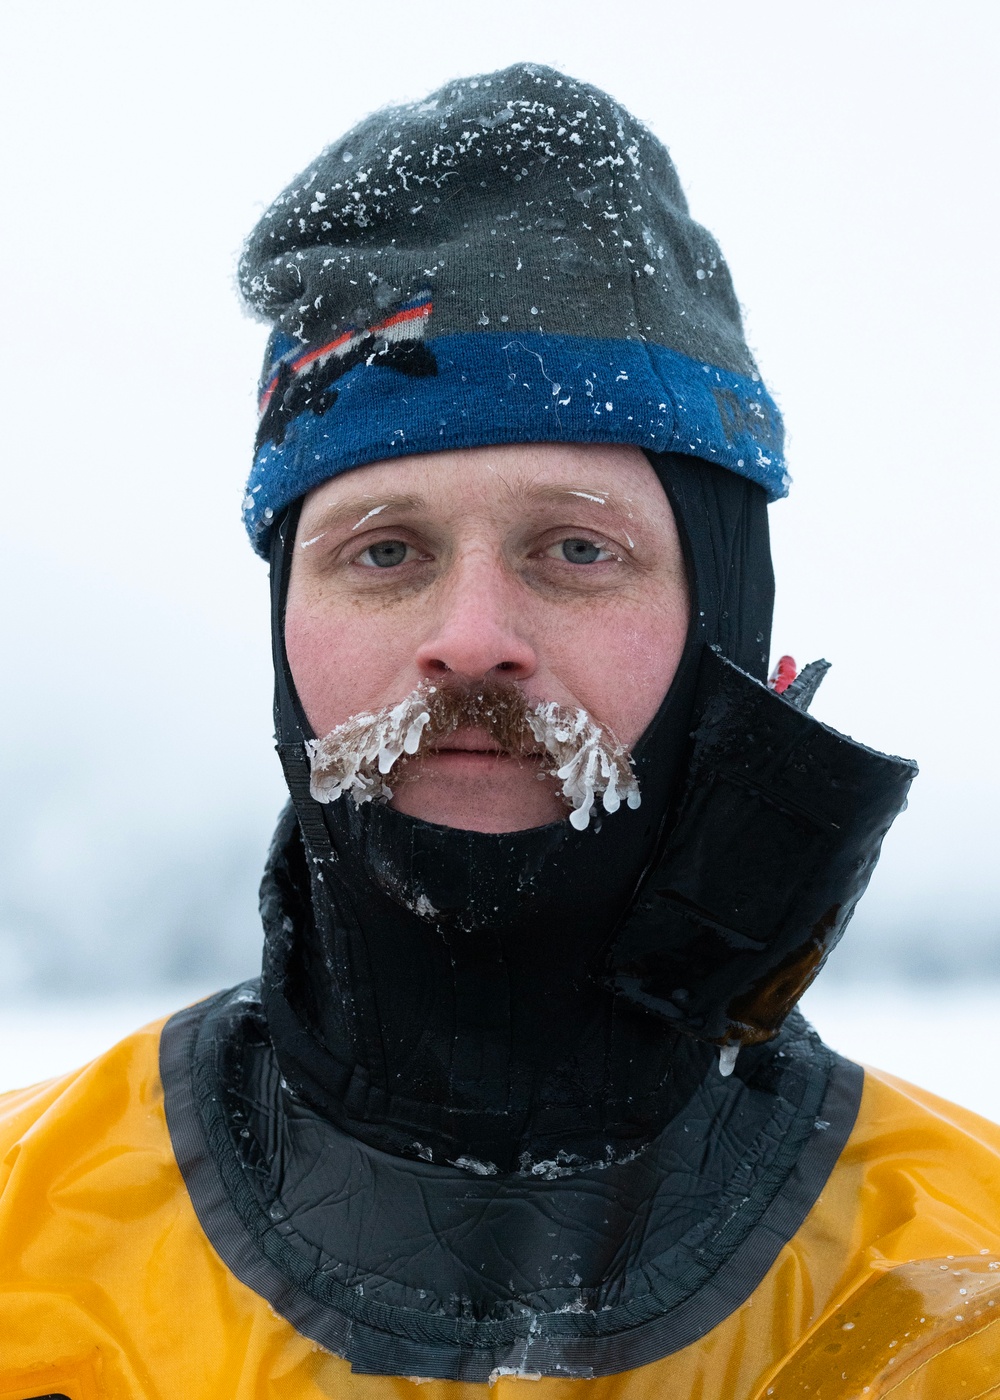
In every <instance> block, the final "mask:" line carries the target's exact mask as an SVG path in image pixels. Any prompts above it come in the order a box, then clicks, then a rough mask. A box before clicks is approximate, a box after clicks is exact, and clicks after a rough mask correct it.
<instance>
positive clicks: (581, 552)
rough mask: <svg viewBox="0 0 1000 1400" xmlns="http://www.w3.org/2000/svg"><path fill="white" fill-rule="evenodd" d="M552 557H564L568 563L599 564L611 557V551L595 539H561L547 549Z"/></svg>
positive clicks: (547, 552)
mask: <svg viewBox="0 0 1000 1400" xmlns="http://www.w3.org/2000/svg"><path fill="white" fill-rule="evenodd" d="M545 552H546V554H548V555H549V557H550V558H551V559H562V560H565V562H566V563H567V564H599V563H602V562H603V561H604V560H605V559H610V558H611V557H612V556H611V554H610V552H609V551H608V550H607V549H605V548H604V547H603V546H602V545H599V544H596V543H595V541H594V540H584V539H572V538H571V539H568V540H559V541H558V542H557V543H556V544H554V545H550V547H549V548H548V549H547V550H546V551H545Z"/></svg>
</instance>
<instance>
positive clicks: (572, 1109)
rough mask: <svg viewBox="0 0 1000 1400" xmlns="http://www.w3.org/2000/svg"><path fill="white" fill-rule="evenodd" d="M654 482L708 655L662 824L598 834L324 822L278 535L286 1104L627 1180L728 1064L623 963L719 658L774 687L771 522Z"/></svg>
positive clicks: (690, 663)
mask: <svg viewBox="0 0 1000 1400" xmlns="http://www.w3.org/2000/svg"><path fill="white" fill-rule="evenodd" d="M651 461H652V463H653V466H654V468H655V470H656V472H657V474H658V477H659V479H660V481H661V482H662V484H663V486H664V489H665V491H666V492H667V495H668V498H669V500H670V502H671V505H672V507H673V510H674V513H675V516H676V519H677V523H678V527H679V530H680V535H681V539H682V542H683V546H684V551H685V556H686V560H687V568H688V576H689V592H690V624H689V628H688V636H687V642H686V646H685V649H684V653H683V657H682V660H681V663H680V666H679V669H678V672H677V676H676V678H675V680H674V683H673V685H672V686H671V688H670V691H669V693H668V694H667V696H666V697H665V698H664V701H663V703H662V705H661V707H660V710H659V712H658V714H657V716H656V718H655V719H654V720H653V722H652V724H651V725H650V726H649V728H648V729H647V731H646V732H645V734H644V735H643V736H642V738H641V739H640V741H639V742H638V744H637V745H636V746H635V750H634V762H635V768H636V773H637V776H638V779H639V783H640V791H641V794H642V803H641V806H640V807H639V808H638V809H637V810H635V811H632V810H627V809H626V808H625V807H622V808H621V809H619V811H618V812H616V813H615V814H614V815H612V816H607V815H604V817H603V820H602V821H601V822H600V823H596V824H594V825H592V826H591V827H590V828H588V829H587V830H585V831H583V832H578V831H576V830H575V829H574V828H573V827H572V826H571V825H570V823H569V821H568V820H562V821H559V822H556V823H553V824H550V825H547V826H544V827H541V828H537V829H534V830H529V831H521V832H515V833H512V834H509V835H487V834H481V833H478V832H467V831H457V830H452V829H449V828H445V827H440V826H435V825H431V824H429V823H427V822H422V821H419V820H417V819H415V818H413V817H409V816H404V815H402V814H400V813H398V812H395V811H393V810H392V809H391V808H389V807H388V806H385V805H381V804H375V803H368V804H366V805H364V806H361V807H358V806H356V805H355V803H354V800H353V798H352V797H350V796H344V797H341V798H339V799H338V800H336V801H335V802H333V803H330V804H328V805H325V806H323V805H320V804H319V803H317V802H315V800H314V799H313V798H312V797H311V796H310V795H309V791H308V780H307V778H305V780H303V779H304V774H305V768H304V750H303V741H304V740H305V739H306V738H309V737H313V736H312V733H311V730H310V728H309V726H308V722H307V721H306V719H305V716H304V714H303V712H302V709H301V705H300V704H299V701H298V697H297V695H296V693H295V688H294V683H293V681H292V677H291V674H290V672H289V668H288V663H287V658H286V655H285V648H284V634H283V617H284V605H285V598H286V595H287V587H288V577H289V571H290V566H291V558H292V553H293V544H294V536H295V530H296V524H297V519H298V509H297V508H296V507H293V508H292V509H291V510H289V511H288V512H287V514H286V515H285V516H284V518H283V519H282V520H281V521H280V522H279V523H278V525H277V527H276V528H275V530H274V532H273V536H272V541H273V543H272V555H271V577H272V616H273V631H274V654H275V667H276V699H275V718H276V728H277V734H278V741H279V750H280V751H281V753H282V757H283V760H284V762H285V767H286V773H287V774H288V776H289V780H290V786H291V790H292V797H293V804H294V808H295V811H296V814H297V817H298V822H297V823H296V822H294V821H287V822H286V823H285V824H284V826H283V829H282V830H281V832H279V838H278V841H277V843H276V845H277V849H276V852H275V856H274V858H273V864H272V871H273V873H274V875H275V877H276V878H274V879H272V881H271V882H265V900H264V912H265V923H266V925H267V930H268V937H267V945H266V952H265V961H264V980H263V994H262V999H263V1003H264V1007H265V1010H266V1014H267V1018H268V1023H269V1027H270V1031H271V1035H272V1038H273V1041H274V1045H275V1049H276V1052H277V1055H278V1060H279V1063H280V1065H281V1069H282V1073H283V1074H284V1076H285V1078H286V1080H287V1082H288V1083H289V1084H290V1085H291V1086H292V1088H293V1089H294V1090H296V1091H297V1092H298V1093H299V1094H300V1095H301V1096H302V1097H303V1098H305V1099H306V1100H307V1101H308V1102H310V1103H311V1104H312V1105H313V1106H314V1107H316V1108H318V1109H319V1110H320V1111H321V1112H322V1113H324V1115H325V1116H327V1117H329V1118H330V1119H332V1120H333V1121H334V1122H335V1123H337V1124H338V1125H340V1126H342V1127H344V1128H346V1129H348V1130H349V1131H350V1132H352V1133H354V1134H355V1135H357V1136H358V1137H360V1138H362V1139H364V1140H366V1141H368V1142H369V1143H372V1144H374V1145H376V1146H379V1147H382V1148H386V1149H388V1150H391V1151H394V1152H398V1153H402V1154H404V1155H412V1156H419V1157H422V1158H424V1159H429V1160H441V1161H451V1162H455V1161H473V1162H481V1163H485V1164H487V1165H488V1166H490V1167H496V1168H498V1169H499V1170H512V1169H515V1168H520V1169H523V1168H524V1167H525V1166H526V1164H530V1163H534V1162H538V1161H546V1160H553V1159H556V1158H557V1157H558V1155H559V1154H560V1153H561V1154H563V1156H562V1158H561V1159H560V1160H566V1161H569V1160H573V1161H576V1162H592V1161H598V1160H606V1159H608V1157H616V1156H618V1155H620V1154H621V1153H622V1152H627V1151H629V1150H632V1149H634V1148H635V1147H637V1146H639V1145H641V1144H643V1143H644V1142H646V1141H648V1140H649V1139H650V1138H651V1137H652V1136H653V1135H654V1134H655V1133H656V1132H657V1131H658V1129H659V1128H660V1127H661V1126H662V1125H663V1123H664V1122H665V1121H666V1119H667V1117H669V1116H670V1115H671V1114H672V1113H673V1112H675V1111H676V1109H677V1107H678V1106H680V1104H681V1103H683V1101H684V1100H685V1098H686V1097H688V1096H689V1095H690V1093H691V1092H692V1091H693V1089H694V1087H695V1086H696V1085H697V1083H698V1082H699V1081H700V1079H701V1078H702V1077H703V1075H704V1073H705V1072H706V1069H707V1068H708V1067H709V1065H711V1064H712V1063H713V1062H714V1060H715V1056H716V1053H717V1052H716V1051H715V1050H714V1049H713V1048H711V1047H709V1046H706V1045H702V1044H699V1043H698V1042H697V1041H695V1040H692V1039H691V1038H689V1037H685V1036H680V1037H679V1036H678V1034H677V1032H676V1031H675V1030H673V1029H672V1028H671V1027H670V1026H668V1025H666V1024H665V1023H664V1022H663V1021H662V1019H659V1018H657V1017H655V1016H651V1015H649V1014H648V1012H646V1011H643V1010H640V1009H636V1008H635V1007H633V1006H630V1005H628V1003H627V1002H626V1001H624V1000H623V999H622V998H621V997H620V996H618V995H617V994H616V992H615V991H614V989H613V988H612V986H611V985H610V982H609V978H608V957H609V952H610V949H611V946H612V943H613V940H614V937H615V934H616V931H617V930H618V929H619V927H620V925H621V923H622V919H623V916H624V914H625V912H626V910H627V909H628V907H629V906H630V903H631V902H632V901H633V900H634V897H635V895H636V891H637V889H638V887H639V885H640V883H641V881H642V879H643V876H644V874H645V873H646V872H647V870H648V869H649V867H650V865H651V863H652V862H653V860H654V858H655V857H656V855H657V853H658V852H659V850H660V848H661V847H662V844H663V840H664V835H665V832H666V830H667V828H668V823H669V819H670V813H671V809H672V806H673V803H674V799H675V795H676V793H675V789H676V787H677V775H678V771H679V768H680V765H681V760H682V756H683V754H684V751H685V747H686V744H687V741H688V735H689V731H690V728H691V716H692V703H693V697H694V692H695V685H696V681H697V674H698V662H699V657H700V655H701V654H702V652H703V651H704V648H705V646H706V645H708V646H711V647H718V648H719V649H721V651H722V652H723V653H724V654H725V655H726V656H727V657H729V658H731V659H732V660H733V661H734V662H735V663H736V664H737V665H738V666H739V667H740V668H741V669H742V670H743V671H745V672H747V673H749V674H750V675H751V676H754V677H756V678H757V679H758V680H762V679H763V678H764V675H765V670H766V664H767V656H768V648H769V637H770V623H771V609H772V602H773V576H772V571H771V562H770V553H769V547H768V531H767V517H766V499H765V496H764V492H763V491H762V490H761V489H760V488H759V487H757V486H756V485H754V484H753V483H751V482H748V481H746V480H744V479H742V478H740V477H737V476H735V475H734V474H732V473H730V472H726V471H724V470H723V469H721V468H718V467H716V466H714V465H712V464H709V463H705V462H699V461H697V460H694V459H692V458H688V457H681V456H676V455H662V456H658V457H652V458H651ZM402 470H404V471H405V465H404V466H403V467H402ZM300 828H301V832H302V833H304V835H305V849H303V846H302V842H301V835H300V830H299V829H300ZM418 909H420V910H424V911H428V910H429V911H431V912H424V913H418V912H416V911H417V910H418Z"/></svg>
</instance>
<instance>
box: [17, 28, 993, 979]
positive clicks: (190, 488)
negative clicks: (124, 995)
mask: <svg viewBox="0 0 1000 1400" xmlns="http://www.w3.org/2000/svg"><path fill="white" fill-rule="evenodd" d="M998 30H1000V7H997V6H996V5H995V4H993V3H988V2H987V0H979V3H970V2H969V0H957V3H955V2H953V0H952V2H949V3H944V0H940V2H939V3H926V0H907V3H886V2H885V0H841V3H839V4H838V5H836V6H832V5H819V4H810V3H803V0H757V3H755V4H754V5H748V4H746V3H745V0H716V3H714V4H713V5H711V6H707V5H700V4H693V3H690V0H689V3H687V4H685V5H680V4H677V3H673V2H672V0H655V3H649V2H648V0H620V2H619V3H618V4H615V5H609V4H606V3H605V4H600V5H598V4H596V3H593V0H578V2H577V3H575V4H573V5H566V4H557V3H548V2H547V0H508V3H505V4H504V5H502V6H487V5H477V4H472V3H469V0H464V3H451V2H450V0H408V3H397V0H380V3H378V4H377V5H362V4H356V3H352V4H346V3H340V2H339V0H338V2H337V3H330V0H326V3H323V0H309V2H308V3H302V0H282V2H281V3H280V4H278V5H276V4H273V3H270V4H263V3H259V0H241V3H239V4H235V3H226V2H224V3H211V0H201V3H193V0H171V3H170V4H169V5H163V6H160V5H157V6H153V5H137V4H135V3H134V0H132V2H131V3H124V2H123V0H89V3H88V4H86V5H80V4H75V3H70V0H61V2H60V3H53V2H52V0H32V3H31V5H22V6H17V7H9V8H8V10H7V12H6V15H5V19H4V22H3V42H2V45H0V49H2V58H0V104H2V105H0V111H2V129H3V132H4V136H5V140H4V150H3V164H2V169H0V196H2V199H3V201H4V205H5V209H4V215H3V225H2V226H3V240H4V243H3V255H2V260H0V276H2V278H3V291H2V295H3V308H4V327H5V329H4V336H3V345H2V355H3V367H2V374H0V386H2V388H0V392H2V393H3V395H4V401H5V402H4V411H3V419H2V421H3V425H4V443H3V468H2V472H3V489H2V502H3V506H4V509H3V512H2V517H0V530H2V534H3V542H2V548H3V556H4V561H3V563H2V566H0V568H2V572H0V578H2V579H3V582H4V584H5V585H6V586H5V587H4V590H3V592H4V596H5V599H6V603H7V608H6V609H5V611H6V612H7V614H8V615H7V618H6V621H5V622H4V624H3V626H4V634H3V635H4V636H5V638H6V640H5V642H4V650H5V652H6V654H7V655H8V657H9V658H10V659H11V660H12V661H13V663H14V664H13V666H12V668H11V670H10V671H9V673H8V679H7V681H6V682H5V686H4V695H3V698H2V699H0V726H2V727H0V778H2V777H4V776H6V787H7V792H8V798H9V799H10V800H11V801H12V803H13V804H14V806H12V807H11V808H10V809H9V811H8V814H7V817H6V819H5V820H4V823H3V824H2V825H0V840H3V841H6V843H7V847H8V850H7V855H6V861H7V864H8V866H9V867H10V868H13V867H14V866H16V867H17V868H18V869H21V870H22V871H23V870H27V869H29V868H30V869H31V870H32V871H34V870H35V869H36V867H37V872H40V873H41V875H43V876H44V883H45V884H46V886H47V892H46V898H48V899H49V900H50V904H51V909H50V914H51V918H53V919H56V918H57V917H58V912H57V910H58V905H59V900H60V899H61V898H66V897H68V894H69V892H70V891H71V890H73V891H75V890H77V889H78V888H83V887H84V886H86V887H87V888H92V889H93V890H96V886H97V884H99V883H100V877H99V873H95V869H94V866H95V862H96V863H97V864H98V865H103V866H106V867H107V866H113V865H114V862H115V861H126V862H127V863H128V864H129V866H130V868H131V867H132V865H133V864H134V863H135V862H139V863H141V862H142V861H144V860H149V861H150V862H152V863H154V864H155V860H156V858H157V853H158V852H160V851H161V850H162V849H163V847H164V845H165V843H166V844H169V841H180V842H181V843H182V844H183V841H184V840H185V839H186V840H188V841H190V840H191V839H192V835H191V834H192V833H198V832H202V833H208V832H214V833H215V836H216V837H218V834H219V832H220V831H221V830H223V829H226V828H228V827H231V828H232V830H234V831H237V830H238V831H239V833H241V839H242V836H243V835H244V834H245V836H246V839H247V840H248V841H250V842H251V844H253V843H254V842H256V843H257V844H258V845H260V846H261V847H262V845H263V842H264V840H265V839H266V830H267V828H268V826H269V825H270V823H271V819H272V816H273V813H274V811H275V809H276V807H277V805H278V804H279V803H280V801H281V793H282V788H281V783H280V777H279V775H278V771H277V766H276V763H275V760H274V758H273V755H272V753H271V749H270V719H269V703H270V683H269V661H268V650H267V619H266V587H265V579H264V572H265V571H264V567H263V565H262V564H261V563H260V562H259V561H258V560H256V559H255V558H254V556H253V555H252V553H251V551H250V549H249V547H248V545H247V544H246V541H245V539H244V537H243V534H242V527H241V523H240V519H239V501H240V497H241V488H242V483H243V479H244V477H245V474H246V470H247V467H248V465H249V458H250V447H251V440H252V435H253V430H254V410H253V391H254V387H255V382H256V376H257V372H258V369H259V361H260V357H261V353H262V350H263V343H264V331H263V329H262V328H261V327H260V326H258V325H256V324H254V323H253V322H251V321H249V320H246V319H244V318H243V317H242V316H241V313H240V310H239V307H238V303H237V299H236V296H235V293H234V290H233V269H234V264H235V258H236V254H237V251H238V248H239V245H240V242H241V240H242V238H243V236H244V235H245V234H246V233H247V232H248V231H249V229H250V228H251V226H252V225H253V223H254V222H255V220H256V217H257V215H258V214H259V212H260V210H261V209H262V208H263V207H264V206H265V205H266V204H267V203H268V202H269V201H270V199H271V198H272V197H273V196H274V195H275V194H276V193H277V192H278V191H279V190H280V189H281V188H282V186H283V185H284V184H285V183H286V182H287V180H288V179H289V178H290V177H291V176H292V175H293V174H294V173H295V171H297V170H298V169H300V168H301V167H302V166H303V165H305V164H306V163H307V162H308V161H309V160H310V159H311V158H312V156H313V155H314V154H315V153H316V152H317V151H318V150H319V149H320V148H321V147H322V146H323V145H325V144H326V143H327V142H329V141H331V140H333V139H334V138H335V137H336V136H337V135H339V134H340V132H341V131H343V130H344V129H346V128H347V127H348V126H349V125H351V124H353V123H354V122H355V121H356V120H357V119H358V118H360V117H361V116H363V115H364V114H365V113H366V112H367V111H369V110H371V109H372V108H373V107H376V106H379V105H381V104H382V103H384V102H387V101H390V100H392V101H395V100H402V99H408V98H414V97H419V96H421V95H423V94H424V93H426V92H428V91H429V90H431V89H432V88H434V87H436V86H437V85H438V84H440V83H441V82H443V81H445V80H446V79H448V78H450V77H453V76H455V75H458V74H463V73H469V72H476V71H485V70H490V69H493V68H497V67H501V66H503V65H505V64H507V63H509V62H512V61H515V60H520V59H530V60H534V61H538V62H543V63H550V64H553V65H555V66H557V67H560V68H563V69H565V70H567V71H569V72H570V73H572V74H574V75H575V76H578V77H580V78H583V79H585V80H587V81H589V82H593V83H596V84H597V85H599V86H601V87H605V88H607V89H608V90H609V91H611V92H612V93H613V94H615V96H617V97H618V98H619V99H621V100H622V101H624V102H625V103H626V105H628V106H629V107H630V108H632V110H633V111H635V112H636V113H637V114H638V115H639V116H640V117H642V118H643V119H644V120H646V121H647V122H648V123H649V124H650V125H651V126H652V128H653V129H654V130H655V131H656V132H657V134H658V135H659V136H660V137H661V138H662V139H663V140H664V141H665V142H666V144H667V145H668V146H669V147H670V150H671V152H672V155H673V157H674V159H675V161H676V163H677V165H678V168H679V171H680V174H681V178H682V181H683V182H684V185H685V188H686V189H687V192H688V195H689V199H690V202H691V205H692V210H693V212H694V214H695V216H696V217H697V218H699V219H700V220H701V221H702V222H703V223H705V224H707V225H708V226H709V227H710V228H711V229H712V231H713V232H714V233H715V234H716V236H717V237H718V238H719V240H720V242H721V244H722V247H723V250H724V251H725V253H726V255H727V258H728V260H729V262H730V265H731V267H732V270H733V274H734V278H735V283H736V288H737V292H738V294H739V296H740V298H741V300H742V301H743V303H744V305H745V307H746V312H747V321H748V329H749V336H750V340H751V344H752V346H753V347H754V349H755V351H756V353H757V355H758V358H759V361H760V364H761V367H762V370H763V373H764V378H765V381H766V382H767V383H768V385H769V387H770V388H771V389H772V391H773V392H774V393H775V395H776V397H777V398H778V400H779V402H780V404H781V405H782V408H783V410H784V413H785V416H786V421H787V425H788V429H789V438H790V462H791V469H792V472H793V475H794V477H795V484H794V486H793V490H792V495H791V497H790V499H789V500H788V501H786V502H784V503H781V504H779V505H777V506H776V507H774V508H773V510H772V517H771V518H772V528H773V532H774V545H775V551H774V552H775V563H776V568H777V573H778V598H779V602H778V610H777V617H776V626H775V648H776V654H777V653H778V652H780V651H791V652H792V653H793V654H794V655H795V656H796V657H797V658H798V660H799V661H800V662H803V661H806V660H809V659H811V658H812V657H815V656H819V655H825V656H826V657H828V658H829V659H830V660H831V661H832V662H833V663H834V669H833V671H832V673H831V675H830V677H829V679H828V680H827V682H826V683H825V685H824V688H823V691H822V692H821V696H820V699H819V700H818V701H817V704H816V706H815V712H816V713H817V714H818V715H819V716H820V718H823V719H825V720H827V721H828V722H829V723H832V724H834V725H835V726H836V727H838V728H841V729H843V730H845V731H846V732H848V733H851V734H852V735H854V736H855V737H856V738H859V739H862V740H864V741H865V742H868V743H871V744H873V745H875V746H877V747H882V748H887V749H890V750H892V751H895V752H900V753H904V754H906V755H908V756H914V757H916V758H917V759H918V760H919V761H920V762H921V765H922V768H923V774H922V776H921V778H920V779H918V782H917V785H916V787H915V789H914V793H913V797H912V799H911V807H910V811H909V812H908V813H907V814H906V815H905V816H904V817H903V818H902V819H901V820H900V823H899V825H898V828H897V830H896V831H895V832H894V834H893V835H892V837H891V838H890V841H889V843H888V844H887V854H886V857H885V859H884V861H883V867H882V869H881V870H880V872H879V874H878V875H877V876H876V882H875V885H874V886H873V892H872V895H871V896H870V899H869V903H870V905H871V907H872V908H873V909H874V910H876V911H881V915H880V917H883V918H889V919H893V918H895V919H900V920H903V921H905V920H906V919H910V918H917V919H925V920H927V919H932V920H937V919H938V918H939V917H941V918H943V917H946V916H947V915H948V912H949V911H953V913H954V916H955V918H956V920H957V921H958V922H957V924H956V927H958V926H960V924H961V921H962V919H963V918H964V917H967V916H970V917H974V918H976V919H978V920H980V921H982V920H984V919H988V920H989V921H992V920H993V917H994V915H993V911H994V909H995V907H996V896H997V894H998V893H1000V867H998V862H997V860H996V856H995V850H996V844H997V835H998V825H1000V824H998V818H997V813H996V802H995V800H994V793H995V791H996V789H997V783H998V778H1000V757H998V746H997V739H996V723H995V719H994V713H995V709H996V692H997V681H998V664H997V659H996V634H997V603H996V596H997V583H998V566H997V547H996V534H997V526H998V521H997V506H998V502H1000V488H998V485H997V466H998V461H997V458H998V453H997V446H996V429H995V422H996V419H997V406H996V405H997V392H996V378H997V367H998V366H997V345H996V325H997V309H998V308H997V288H998V280H1000V279H998V273H997V253H996V249H997V246H998V237H997V207H998V198H997V191H996V179H997V171H998V169H1000V161H998V150H997V132H998V130H1000V123H998V113H997V97H996V92H997V86H998V85H997V81H996V71H997V60H998V43H997V38H998ZM15 808H16V810H15ZM123 826H124V827H125V828H127V830H128V833H129V840H131V841H132V844H131V845H129V844H128V841H126V840H125V837H124V836H123V835H122V834H121V828H122V827H123ZM200 839H201V837H199V840H200ZM205 839H206V840H207V839H208V838H207V837H206V838H205ZM12 851H13V852H14V854H13V855H12V854H11V852H12ZM67 852H68V853H69V854H67ZM60 853H61V854H60ZM32 862H35V864H34V865H32ZM3 868H4V857H3V855H2V854H0V871H2V870H3ZM32 879H33V881H34V884H35V885H36V886H37V884H38V879H37V878H36V877H35V875H33V876H32ZM79 882H82V884H81V883H79ZM88 882H89V883H88ZM25 897H27V896H25ZM73 897H74V898H75V897H76V895H75V893H74V895H73ZM93 899H94V901H95V903H94V908H95V910H96V909H99V908H103V907H105V906H104V905H102V904H101V899H100V898H99V895H98V893H94V894H93ZM95 917H96V916H95ZM997 922H998V923H1000V921H997ZM2 961H3V958H2V949H0V964H2Z"/></svg>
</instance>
